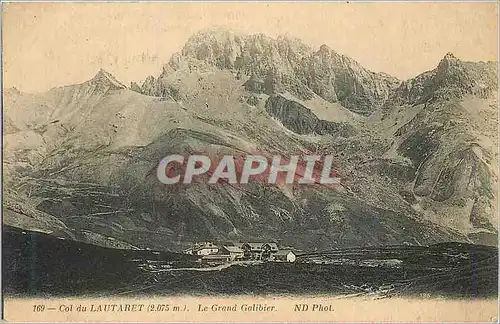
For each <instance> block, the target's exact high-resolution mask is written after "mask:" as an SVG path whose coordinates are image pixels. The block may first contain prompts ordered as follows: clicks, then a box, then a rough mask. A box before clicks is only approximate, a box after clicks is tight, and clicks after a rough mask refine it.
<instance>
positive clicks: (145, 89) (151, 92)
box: [141, 75, 159, 96]
mask: <svg viewBox="0 0 500 324" xmlns="http://www.w3.org/2000/svg"><path fill="white" fill-rule="evenodd" d="M141 93H142V94H145V95H148V96H159V93H158V88H157V84H156V79H155V77H154V76H152V75H150V76H148V77H147V78H146V80H144V83H143V84H142V86H141Z"/></svg>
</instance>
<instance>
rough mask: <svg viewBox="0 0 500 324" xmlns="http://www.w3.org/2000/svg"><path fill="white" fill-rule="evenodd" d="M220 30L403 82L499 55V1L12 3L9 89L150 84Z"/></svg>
mask: <svg viewBox="0 0 500 324" xmlns="http://www.w3.org/2000/svg"><path fill="white" fill-rule="evenodd" d="M214 26H219V27H227V28H230V29H235V30H239V31H241V32H244V33H248V34H253V33H264V34H267V35H268V36H270V37H276V36H278V35H290V36H294V37H298V38H300V39H302V40H303V41H304V43H306V44H308V45H310V46H313V47H314V48H319V46H320V45H322V44H326V45H328V46H329V47H330V48H332V49H334V50H335V51H337V52H340V53H342V54H345V55H348V56H350V57H352V58H354V59H355V60H357V61H358V62H359V63H361V64H362V65H363V66H364V67H366V68H368V69H370V70H372V71H376V72H386V73H389V74H391V75H393V76H396V77H398V78H400V79H408V78H411V77H414V76H416V75H418V74H419V73H421V72H424V71H427V70H430V69H433V68H434V67H435V66H436V65H437V64H438V62H439V60H440V59H441V58H442V57H443V56H444V55H445V54H446V53H447V52H452V53H453V54H455V56H457V57H458V58H460V59H463V60H470V61H488V60H494V61H497V60H498V8H497V5H496V3H494V2H491V3H478V2H474V3H457V2H447V3H432V2H413V3H403V2H401V3H395V2H378V3H352V2H351V3H339V2H338V3H332V2H331V3H326V2H316V3H310V2H294V3H292V2H288V3H284V2H281V3H280V2H275V3H255V2H240V3H230V2H200V3H193V2H177V3H173V2H170V3H104V2H102V3H7V4H5V3H4V5H3V12H2V42H3V44H2V45H3V46H2V48H3V53H2V54H3V57H2V59H3V86H4V87H16V88H18V89H19V90H21V91H24V92H42V91H46V90H48V89H50V88H52V87H56V86H61V85H68V84H76V83H81V82H84V81H86V80H88V79H90V78H92V77H93V76H94V75H95V74H96V73H97V72H98V70H99V69H100V68H103V69H105V70H107V71H108V72H110V73H112V74H113V75H114V76H115V77H116V78H117V79H118V80H119V81H121V82H123V83H125V84H129V83H130V81H142V80H144V79H145V78H146V77H147V76H148V75H154V76H158V75H159V74H160V73H161V69H162V66H163V64H164V63H166V62H168V60H169V59H170V56H171V55H172V54H173V53H175V52H179V51H180V50H181V49H182V47H183V45H184V43H185V42H186V41H187V39H188V38H189V36H191V35H192V34H193V33H195V32H197V31H198V30H201V29H205V28H209V27H214Z"/></svg>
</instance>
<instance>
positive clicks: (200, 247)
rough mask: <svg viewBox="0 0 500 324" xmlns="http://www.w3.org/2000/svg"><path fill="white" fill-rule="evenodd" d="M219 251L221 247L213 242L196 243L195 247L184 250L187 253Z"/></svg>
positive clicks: (197, 253) (213, 252)
mask: <svg viewBox="0 0 500 324" xmlns="http://www.w3.org/2000/svg"><path fill="white" fill-rule="evenodd" d="M217 252H219V247H218V246H217V245H215V244H213V243H211V242H205V243H202V244H196V245H195V246H194V247H193V248H190V249H187V250H185V251H184V253H186V254H193V255H210V254H216V253H217Z"/></svg>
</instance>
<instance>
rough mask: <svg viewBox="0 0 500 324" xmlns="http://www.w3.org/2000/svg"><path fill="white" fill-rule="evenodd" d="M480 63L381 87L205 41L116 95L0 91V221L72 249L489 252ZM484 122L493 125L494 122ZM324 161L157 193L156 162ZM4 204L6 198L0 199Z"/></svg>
mask: <svg viewBox="0 0 500 324" xmlns="http://www.w3.org/2000/svg"><path fill="white" fill-rule="evenodd" d="M496 73H497V72H496V69H495V65H494V64H490V63H472V62H462V61H460V60H458V59H456V58H453V57H451V56H450V55H447V56H446V57H445V58H444V59H443V61H441V63H439V65H438V67H437V68H436V69H435V70H433V71H430V72H426V73H424V74H422V75H420V76H417V77H416V78H414V79H411V80H407V81H404V82H399V81H398V80H396V79H395V78H392V77H390V76H387V75H385V74H382V73H374V72H370V71H368V70H366V69H364V68H363V67H361V66H360V65H359V64H358V63H357V62H355V61H354V60H352V59H350V58H348V57H345V56H343V55H340V54H338V53H336V52H334V51H333V50H330V49H328V48H327V47H326V46H322V47H321V48H320V49H319V50H318V51H314V50H312V49H310V48H309V47H307V46H305V45H303V44H302V43H301V42H300V41H299V40H296V39H289V38H285V37H279V38H278V39H271V38H268V37H266V36H265V35H250V36H248V35H246V36H245V35H238V34H236V33H234V32H229V31H225V30H209V31H204V32H201V33H198V34H196V35H194V36H193V37H192V38H191V39H190V40H189V41H188V42H187V44H186V45H185V46H184V48H183V49H182V52H181V53H179V54H175V55H173V57H172V59H171V60H170V62H169V63H168V64H166V65H165V67H164V69H163V71H162V73H161V74H160V75H159V77H153V76H151V77H149V78H147V79H146V81H145V82H144V83H143V84H142V85H141V86H138V85H136V84H132V85H131V89H127V88H126V87H125V86H124V85H123V84H121V83H120V82H118V81H117V80H116V79H114V78H113V77H112V76H111V75H110V74H109V73H107V72H105V71H99V72H98V74H97V75H96V76H95V77H94V78H92V79H91V80H89V81H87V82H84V83H83V84H79V85H72V86H66V87H61V88H56V89H52V90H51V91H49V92H47V93H44V94H37V95H31V94H24V93H20V92H19V91H16V90H14V89H11V90H9V91H7V92H5V96H4V102H5V110H4V112H5V116H4V129H7V130H8V132H4V176H5V188H6V189H7V190H6V191H5V193H4V195H5V197H6V198H5V200H4V222H6V224H10V225H13V226H17V227H21V228H26V229H31V230H39V231H43V232H47V233H52V234H53V235H58V236H62V237H67V238H70V239H75V240H82V241H86V242H90V243H95V244H100V245H106V246H121V247H141V248H155V249H170V250H180V249H182V248H183V247H186V246H188V245H190V244H192V243H193V242H196V241H200V240H207V239H210V240H244V239H255V240H263V239H266V240H277V241H280V242H282V243H283V244H290V245H294V246H296V247H299V248H302V249H306V250H318V249H327V248H331V247H335V246H353V245H381V244H401V243H407V244H429V243H434V242H443V241H467V240H473V241H476V242H480V243H488V244H496V234H497V229H496V222H494V217H495V216H494V215H495V212H496V210H495V206H496V203H495V202H496V197H497V193H496V190H495V188H496V177H497V174H496V168H495V167H494V166H495V165H496V163H497V161H498V156H497V153H496V152H497V150H496V144H497V139H496V136H495V134H496V127H495V126H494V123H496V120H497V119H496V116H497V112H496V109H495V107H496V96H495V92H496V89H497V84H496V80H495V78H494V76H496ZM495 125H496V124H495ZM193 153H204V154H209V155H210V156H212V157H214V159H216V157H218V156H222V155H226V154H230V155H235V156H244V155H245V154H263V155H266V156H272V155H275V154H280V155H284V156H290V155H294V154H298V155H301V154H311V153H317V154H333V155H334V156H335V168H336V170H338V173H339V176H340V177H341V179H342V182H341V184H340V185H338V186H335V187H325V186H319V185H311V186H297V185H283V184H277V185H268V184H266V183H264V182H262V181H253V182H251V183H250V184H248V185H231V184H228V183H218V184H214V185H208V184H206V182H204V181H203V180H202V179H201V180H200V181H198V182H196V183H193V184H191V185H171V186H168V185H163V184H161V183H160V182H159V181H158V179H156V167H157V165H158V162H159V161H160V160H161V159H162V158H163V157H164V156H166V155H168V154H182V155H188V154H193ZM5 202H7V203H5Z"/></svg>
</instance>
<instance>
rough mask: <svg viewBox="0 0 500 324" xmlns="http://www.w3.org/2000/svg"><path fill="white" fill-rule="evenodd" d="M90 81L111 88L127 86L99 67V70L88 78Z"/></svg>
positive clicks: (116, 88) (124, 87)
mask: <svg viewBox="0 0 500 324" xmlns="http://www.w3.org/2000/svg"><path fill="white" fill-rule="evenodd" d="M90 83H92V84H97V85H98V86H101V87H109V89H112V90H118V89H126V88H127V87H126V86H125V85H124V84H123V83H121V82H119V81H118V80H117V79H116V78H115V77H114V76H113V75H112V74H111V73H109V72H107V71H105V70H104V69H102V68H101V69H100V70H99V72H97V74H96V75H95V76H94V77H93V78H92V79H91V80H90Z"/></svg>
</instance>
